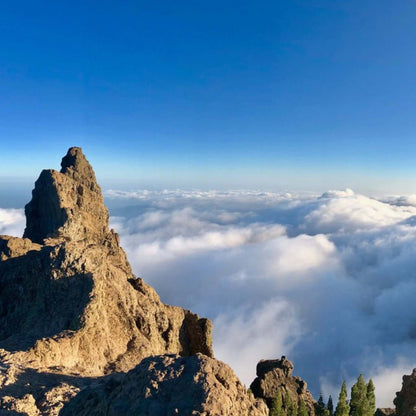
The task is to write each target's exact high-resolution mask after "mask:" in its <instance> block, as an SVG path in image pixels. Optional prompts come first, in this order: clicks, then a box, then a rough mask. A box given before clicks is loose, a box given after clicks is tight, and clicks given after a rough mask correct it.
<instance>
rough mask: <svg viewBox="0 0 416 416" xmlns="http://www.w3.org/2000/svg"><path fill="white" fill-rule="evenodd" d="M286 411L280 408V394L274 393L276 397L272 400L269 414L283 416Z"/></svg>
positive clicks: (270, 415)
mask: <svg viewBox="0 0 416 416" xmlns="http://www.w3.org/2000/svg"><path fill="white" fill-rule="evenodd" d="M285 415H286V413H285V412H284V411H283V408H282V396H281V395H280V392H277V393H276V397H275V398H274V400H273V403H272V407H271V408H270V412H269V416H285Z"/></svg>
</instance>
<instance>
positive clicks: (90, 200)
mask: <svg viewBox="0 0 416 416" xmlns="http://www.w3.org/2000/svg"><path fill="white" fill-rule="evenodd" d="M61 166H62V169H61V171H60V172H58V171H56V170H53V169H48V170H43V171H42V172H41V174H40V176H39V179H38V180H37V181H36V183H35V189H34V190H33V191H32V200H31V201H30V202H29V203H28V204H27V205H26V207H25V213H26V229H25V232H24V235H23V237H24V238H29V239H30V240H32V241H33V242H35V243H39V244H43V243H44V240H45V239H50V238H53V239H56V238H58V239H64V240H67V241H68V240H69V241H88V242H99V241H103V240H105V239H106V237H107V236H108V234H109V229H108V220H109V216H108V211H107V209H106V207H105V206H104V200H103V197H102V194H101V189H100V187H99V185H98V184H97V181H96V178H95V174H94V171H93V169H92V167H91V165H90V164H89V162H88V160H87V159H86V158H85V156H84V154H83V153H82V150H81V148H79V147H71V148H70V149H69V150H68V153H67V154H66V156H65V157H64V158H63V159H62V163H61Z"/></svg>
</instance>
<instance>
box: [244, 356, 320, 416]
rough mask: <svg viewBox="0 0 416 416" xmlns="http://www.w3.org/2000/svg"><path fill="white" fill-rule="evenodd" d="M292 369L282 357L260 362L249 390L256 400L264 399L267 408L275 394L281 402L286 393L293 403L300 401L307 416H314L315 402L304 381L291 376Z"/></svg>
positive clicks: (290, 363) (290, 364)
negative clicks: (305, 409) (304, 407)
mask: <svg viewBox="0 0 416 416" xmlns="http://www.w3.org/2000/svg"><path fill="white" fill-rule="evenodd" d="M293 368H294V367H293V364H292V362H291V361H289V360H288V359H286V357H284V356H283V357H282V358H281V359H280V360H261V361H259V362H258V363H257V368H256V374H257V377H256V378H255V379H254V381H253V382H252V383H251V386H250V389H251V391H252V392H253V394H254V396H255V397H256V398H260V399H264V400H265V401H266V403H267V406H268V407H269V408H271V406H272V403H273V400H274V399H275V398H276V395H277V394H280V396H281V397H282V400H283V398H284V397H285V395H286V392H287V393H289V396H290V398H291V399H292V402H293V403H299V402H300V401H301V400H302V401H303V402H304V403H305V405H306V407H307V409H308V413H309V415H310V416H314V415H315V404H316V401H315V400H314V398H313V397H312V395H311V393H310V392H309V391H308V390H307V384H306V381H304V380H302V379H301V378H300V377H295V376H292V372H293Z"/></svg>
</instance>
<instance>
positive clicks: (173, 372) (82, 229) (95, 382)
mask: <svg viewBox="0 0 416 416" xmlns="http://www.w3.org/2000/svg"><path fill="white" fill-rule="evenodd" d="M25 213H26V229H25V232H24V236H23V238H17V237H9V236H0V414H3V413H4V414H23V415H29V416H36V415H49V416H52V415H58V414H71V415H72V414H80V415H81V414H95V415H107V414H114V415H116V414H117V415H120V416H122V415H129V414H132V413H131V412H132V411H136V410H139V411H140V414H143V415H145V414H149V415H159V414H160V415H162V414H167V413H164V412H165V411H168V410H169V412H170V410H171V408H172V409H173V410H172V411H173V412H174V413H173V414H178V413H177V412H176V411H175V409H180V413H179V414H181V415H182V416H186V415H188V414H189V415H191V414H192V415H198V414H201V415H202V414H204V415H230V416H232V415H240V414H247V415H249V416H261V415H266V414H267V409H266V407H265V405H264V403H262V402H257V401H256V400H255V399H254V397H253V396H252V395H249V394H247V393H246V391H245V389H244V387H243V386H242V385H241V383H240V382H239V381H238V379H237V378H236V377H235V375H234V374H233V373H232V370H231V369H230V368H229V367H228V366H226V364H224V363H221V362H220V361H217V360H215V359H213V358H210V357H212V356H213V351H212V341H211V332H212V323H211V321H210V320H208V319H205V318H200V317H199V316H198V315H196V314H193V313H192V312H190V311H188V310H184V309H182V308H179V307H175V306H170V305H165V304H164V303H162V302H161V301H160V299H159V297H158V295H157V293H156V292H155V291H154V290H153V289H152V288H151V287H150V286H149V285H147V284H146V283H144V281H143V280H142V279H140V278H136V277H135V276H134V275H133V273H132V271H131V268H130V265H129V263H128V261H127V258H126V255H125V253H124V251H123V249H122V248H121V247H120V244H119V237H118V235H117V234H116V233H115V232H114V231H113V230H110V229H109V225H108V224H109V215H108V211H107V209H106V207H105V206H104V202H103V197H102V194H101V190H100V187H99V186H98V184H97V182H96V179H95V175H94V172H93V169H92V167H91V166H90V164H89V163H88V161H87V160H86V158H85V156H84V155H83V154H82V151H81V149H80V148H77V147H73V148H71V149H69V151H68V153H67V155H66V156H65V157H64V158H63V160H62V169H61V171H60V172H58V171H55V170H44V171H42V173H41V174H40V176H39V179H38V180H37V181H36V183H35V188H34V190H33V193H32V200H31V201H30V202H29V203H28V204H27V205H26V208H25ZM166 354H170V355H166ZM171 354H174V355H171ZM194 354H198V355H197V356H195V355H194ZM150 356H152V357H151V358H147V359H146V360H144V361H142V360H143V359H144V358H146V357H150ZM155 356H156V357H155ZM141 361H142V363H141V364H140V365H138V366H137V364H138V363H140V362H141ZM136 366H137V367H136ZM135 367H136V368H135ZM128 370H131V371H130V372H129V373H127V374H125V373H116V372H120V371H128ZM115 373H116V374H115ZM155 386H156V387H155ZM115 387H117V389H114V390H113V388H115ZM110 390H111V391H112V393H111V394H109V391H110ZM188 393H189V394H188ZM91 397H94V398H96V399H97V400H99V401H98V402H97V401H95V399H93V400H92V399H91V400H90V398H91ZM104 397H105V399H104ZM121 402H122V403H124V405H123V406H124V407H123V406H122V407H120V403H121ZM104 404H105V406H104ZM103 406H104V407H103ZM172 406H173V407H172ZM82 409H89V410H85V411H84V410H82ZM109 409H111V412H112V413H111V412H110V410H109ZM161 409H162V410H161ZM163 409H164V410H163ZM178 411H179V410H178ZM61 412H63V413H61ZM83 412H84V413H83ZM108 412H110V413H108ZM175 412H176V413H175Z"/></svg>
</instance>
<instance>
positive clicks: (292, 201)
mask: <svg viewBox="0 0 416 416" xmlns="http://www.w3.org/2000/svg"><path fill="white" fill-rule="evenodd" d="M107 198H108V200H109V202H110V204H112V205H113V206H114V210H113V211H114V213H116V214H117V216H113V217H112V222H113V226H114V227H115V228H116V229H117V230H118V231H119V232H120V234H121V238H122V243H123V246H124V247H125V248H126V250H127V251H128V255H129V258H130V261H131V263H132V265H133V268H134V270H135V272H136V273H137V274H138V275H141V276H142V277H144V278H145V279H146V280H147V281H148V282H149V283H151V284H152V285H154V286H155V287H156V289H157V290H158V292H159V293H160V295H161V297H162V299H163V300H164V301H166V302H170V303H174V304H178V305H182V306H184V307H187V308H192V309H193V310H194V311H196V312H198V313H199V314H202V315H206V316H209V317H210V318H211V319H213V321H214V350H215V353H216V356H217V357H218V358H220V359H223V360H224V361H226V362H228V363H229V364H231V366H232V367H233V368H234V369H235V371H236V372H237V374H238V375H239V376H240V377H241V378H242V380H243V382H244V383H246V384H247V385H248V384H249V383H250V382H251V381H252V379H253V378H254V375H255V365H256V363H257V361H258V360H259V359H261V358H275V357H279V356H280V355H282V354H285V355H287V356H288V357H289V358H291V359H292V360H293V361H294V363H295V373H296V374H299V375H300V376H302V377H303V378H305V379H306V380H307V381H308V383H309V386H310V388H311V389H312V391H313V393H314V394H315V395H317V394H318V393H319V391H323V392H324V393H325V394H326V395H328V394H332V395H333V396H336V397H337V395H338V392H339V387H340V385H341V382H342V380H344V379H345V380H346V381H347V382H348V383H349V384H350V385H351V383H352V382H353V381H354V380H355V379H356V378H357V376H358V375H359V374H360V373H363V374H364V375H365V377H366V378H369V377H372V378H374V382H375V384H376V389H377V391H378V393H379V394H378V395H377V398H378V405H379V406H391V405H392V400H393V398H394V397H395V392H396V391H398V390H399V389H400V384H401V376H402V375H403V374H404V373H409V372H410V371H411V369H412V367H413V366H416V348H415V347H416V303H415V302H414V301H413V300H414V298H415V296H416V256H415V255H414V253H415V247H416V227H415V225H416V207H415V204H414V203H413V202H414V200H416V199H415V197H391V198H388V199H385V200H376V199H373V198H368V197H366V196H364V195H358V194H355V193H354V192H353V191H352V190H349V189H347V190H345V191H329V192H326V193H325V194H323V195H321V196H319V197H317V196H313V195H293V194H275V193H264V192H249V191H248V192H197V191H195V192H183V191H179V190H178V191H162V192H152V191H138V192H132V193H129V192H119V191H118V192H116V191H110V192H108V193H107ZM123 207H124V208H123Z"/></svg>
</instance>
